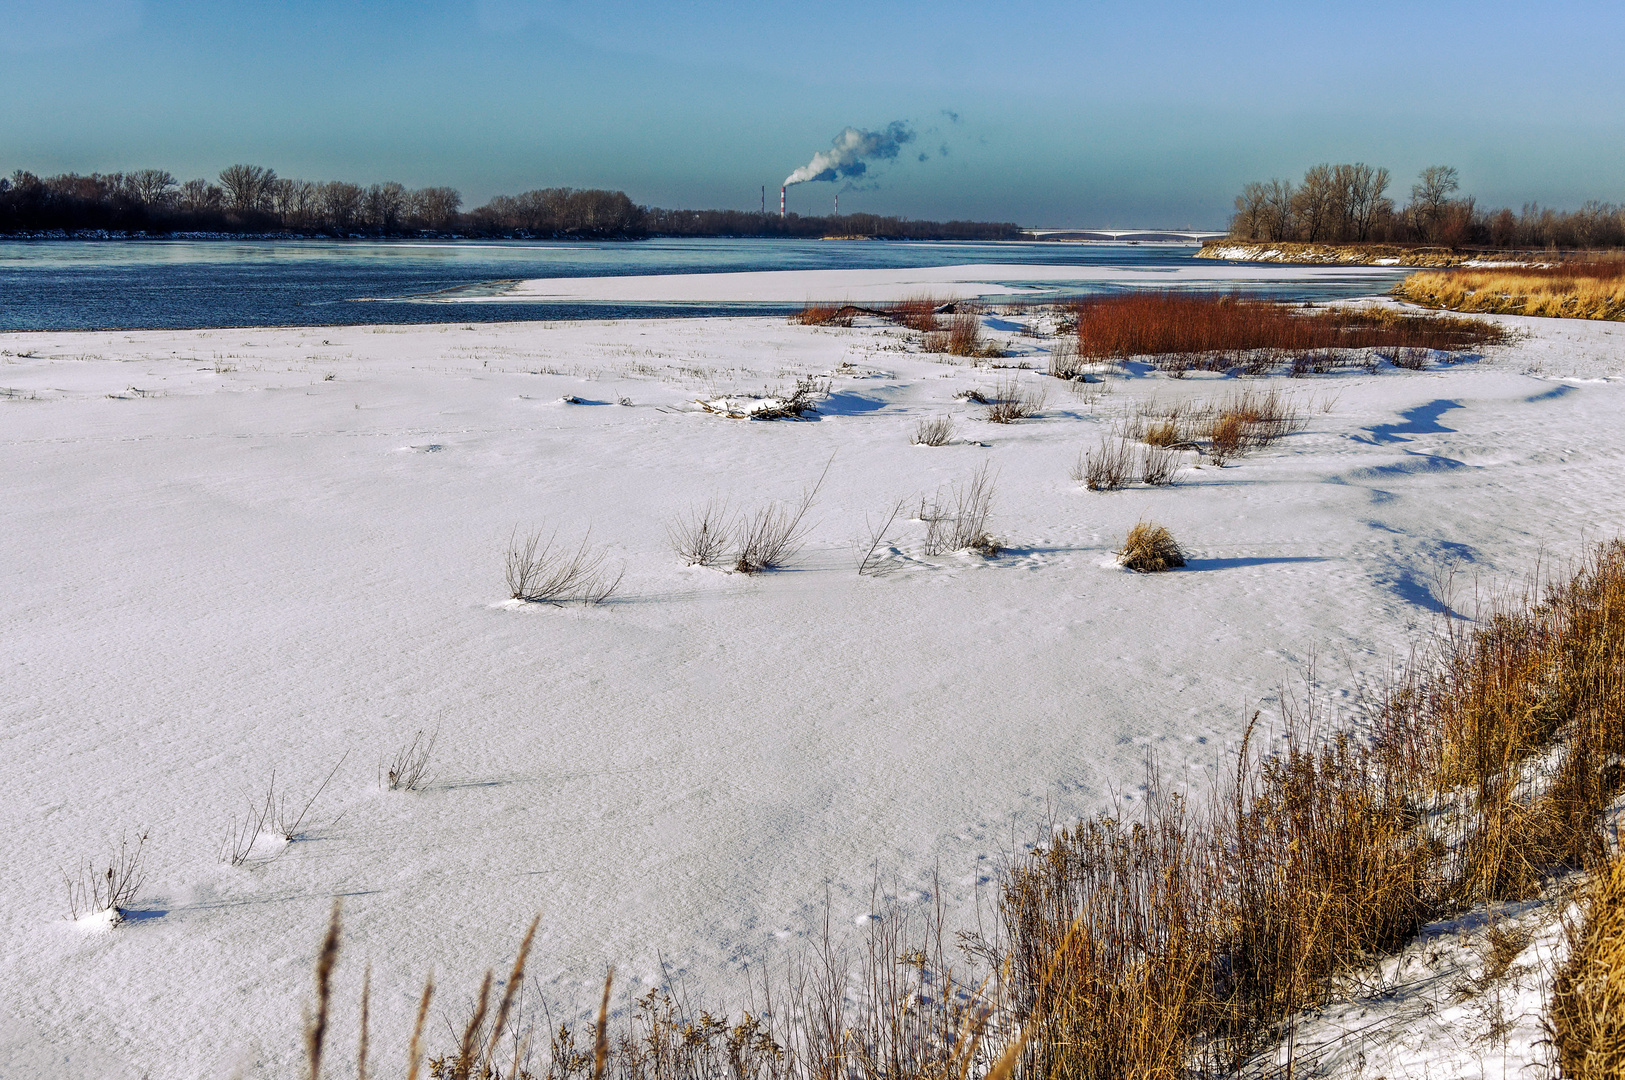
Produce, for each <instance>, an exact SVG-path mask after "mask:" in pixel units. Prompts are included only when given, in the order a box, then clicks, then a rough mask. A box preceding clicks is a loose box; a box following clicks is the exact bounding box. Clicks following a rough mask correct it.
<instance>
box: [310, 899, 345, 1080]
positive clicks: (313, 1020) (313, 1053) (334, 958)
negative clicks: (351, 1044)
mask: <svg viewBox="0 0 1625 1080" xmlns="http://www.w3.org/2000/svg"><path fill="white" fill-rule="evenodd" d="M339 925H340V919H339V901H338V900H334V901H333V914H332V916H331V917H330V918H329V919H328V923H327V934H326V936H325V937H323V938H322V947H321V949H320V950H318V951H317V954H316V1007H315V1009H314V1010H313V1011H307V1012H306V1014H305V1065H306V1067H307V1068H308V1069H309V1070H310V1073H309V1075H310V1080H321V1075H322V1049H323V1047H324V1045H325V1043H326V1041H327V1014H328V1010H329V1008H330V1007H331V1006H332V1003H333V966H334V965H335V964H337V963H338V959H339Z"/></svg>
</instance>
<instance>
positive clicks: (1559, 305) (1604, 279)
mask: <svg viewBox="0 0 1625 1080" xmlns="http://www.w3.org/2000/svg"><path fill="white" fill-rule="evenodd" d="M1394 295H1395V296H1396V297H1398V298H1399V299H1401V300H1408V301H1410V302H1411V303H1413V304H1421V305H1422V306H1423V307H1431V308H1446V309H1448V310H1451V311H1471V312H1482V313H1491V314H1497V315H1540V316H1545V317H1547V318H1556V319H1625V260H1598V261H1592V262H1574V263H1564V264H1560V265H1558V266H1553V267H1520V268H1506V269H1499V268H1493V269H1492V268H1486V269H1482V270H1473V269H1463V270H1452V271H1449V272H1444V271H1428V272H1423V273H1419V274H1412V275H1411V276H1410V277H1408V278H1406V279H1405V280H1404V281H1402V282H1400V283H1399V285H1398V286H1396V287H1395V289H1394Z"/></svg>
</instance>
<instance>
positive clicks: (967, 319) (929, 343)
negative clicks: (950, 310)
mask: <svg viewBox="0 0 1625 1080" xmlns="http://www.w3.org/2000/svg"><path fill="white" fill-rule="evenodd" d="M920 347H921V349H922V350H923V351H925V352H928V353H947V354H948V355H949V356H963V357H971V358H978V359H997V358H999V357H1001V356H1003V355H1004V350H1003V349H1001V348H999V346H998V345H996V344H994V343H992V342H990V341H985V340H983V338H982V320H981V319H979V318H977V317H976V315H975V314H974V313H972V312H968V311H960V312H956V313H954V314H953V315H950V316H949V317H948V329H946V330H933V331H931V332H930V333H927V334H926V335H925V339H924V340H923V341H922V342H921V343H920Z"/></svg>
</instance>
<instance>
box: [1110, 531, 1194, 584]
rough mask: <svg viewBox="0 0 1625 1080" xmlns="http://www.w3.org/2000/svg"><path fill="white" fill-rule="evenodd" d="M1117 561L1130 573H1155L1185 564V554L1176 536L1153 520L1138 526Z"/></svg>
mask: <svg viewBox="0 0 1625 1080" xmlns="http://www.w3.org/2000/svg"><path fill="white" fill-rule="evenodd" d="M1117 561H1118V562H1119V563H1121V564H1122V565H1123V566H1125V567H1127V568H1128V569H1130V570H1135V571H1138V572H1139V573H1142V574H1155V573H1159V572H1161V571H1163V570H1172V569H1174V568H1175V567H1179V566H1184V565H1185V553H1184V552H1183V551H1181V550H1180V549H1179V542H1178V541H1176V540H1175V539H1174V534H1173V533H1171V532H1169V531H1168V530H1167V529H1165V528H1163V527H1162V526H1161V525H1158V524H1157V523H1156V522H1153V521H1141V522H1137V523H1135V526H1134V528H1132V529H1130V530H1129V531H1128V538H1127V539H1125V540H1124V541H1123V548H1122V550H1121V551H1119V552H1118V553H1117Z"/></svg>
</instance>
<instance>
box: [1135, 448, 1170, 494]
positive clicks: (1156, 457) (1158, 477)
mask: <svg viewBox="0 0 1625 1080" xmlns="http://www.w3.org/2000/svg"><path fill="white" fill-rule="evenodd" d="M1178 472H1179V453H1178V451H1176V450H1173V449H1171V448H1169V447H1166V446H1147V447H1146V448H1145V449H1144V450H1143V451H1142V452H1141V456H1140V479H1141V480H1143V481H1144V482H1145V483H1147V484H1149V485H1151V486H1152V487H1167V486H1168V485H1170V484H1172V483H1173V482H1174V477H1175V476H1176V475H1177V474H1178Z"/></svg>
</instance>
